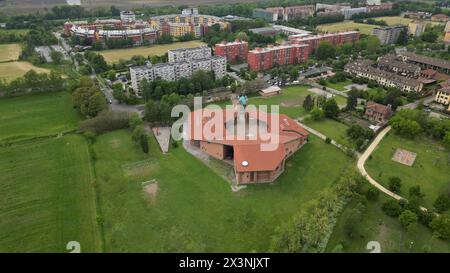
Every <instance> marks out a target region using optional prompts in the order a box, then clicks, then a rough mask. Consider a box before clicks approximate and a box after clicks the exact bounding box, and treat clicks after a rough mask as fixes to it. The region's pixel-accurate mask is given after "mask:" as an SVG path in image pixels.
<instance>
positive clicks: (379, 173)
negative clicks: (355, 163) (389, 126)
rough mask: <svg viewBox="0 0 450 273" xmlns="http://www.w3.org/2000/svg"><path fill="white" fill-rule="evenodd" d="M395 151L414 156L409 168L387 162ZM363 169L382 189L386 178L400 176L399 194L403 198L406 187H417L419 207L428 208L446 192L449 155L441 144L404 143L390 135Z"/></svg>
mask: <svg viewBox="0 0 450 273" xmlns="http://www.w3.org/2000/svg"><path fill="white" fill-rule="evenodd" d="M397 148H401V149H405V150H408V151H411V152H414V153H417V158H416V160H415V162H414V165H413V166H412V167H409V166H406V165H403V164H400V163H398V162H395V161H393V160H391V159H392V156H393V154H394V152H395V151H396V150H397ZM366 170H367V172H368V173H369V174H370V175H371V176H372V177H373V179H375V180H377V181H379V182H380V183H381V184H383V185H384V186H387V185H388V180H389V177H391V176H398V177H400V178H401V179H402V188H401V192H400V195H402V196H404V197H406V198H408V190H409V188H410V187H411V186H417V185H419V186H420V188H421V190H422V192H423V193H425V197H424V200H423V205H424V206H425V207H428V208H431V206H432V204H433V202H434V201H435V200H436V198H437V196H438V195H439V194H441V193H444V192H450V153H449V151H448V149H445V148H444V147H443V145H442V144H441V143H439V142H435V141H433V140H431V139H429V138H427V137H417V139H416V140H408V139H405V138H402V137H400V136H397V135H395V134H394V133H392V132H391V133H390V134H389V135H388V136H386V137H385V138H384V139H383V140H382V141H381V143H380V145H379V146H378V148H377V149H376V150H375V151H374V153H373V154H372V158H371V159H370V158H369V160H368V161H367V162H366Z"/></svg>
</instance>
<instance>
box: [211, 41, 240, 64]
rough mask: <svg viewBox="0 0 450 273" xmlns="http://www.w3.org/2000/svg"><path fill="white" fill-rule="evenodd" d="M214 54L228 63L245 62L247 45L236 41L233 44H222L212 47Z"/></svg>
mask: <svg viewBox="0 0 450 273" xmlns="http://www.w3.org/2000/svg"><path fill="white" fill-rule="evenodd" d="M214 52H215V54H216V55H218V56H223V57H225V58H226V59H227V62H229V63H236V62H246V61H247V54H248V43H247V42H246V41H239V40H236V41H234V42H229V43H227V42H222V43H220V44H216V45H215V46H214Z"/></svg>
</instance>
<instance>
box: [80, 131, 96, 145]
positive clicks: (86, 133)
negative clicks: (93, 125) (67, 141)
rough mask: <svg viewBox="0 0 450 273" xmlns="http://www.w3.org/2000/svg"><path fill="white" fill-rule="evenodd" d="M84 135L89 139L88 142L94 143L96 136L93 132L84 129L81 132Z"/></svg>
mask: <svg viewBox="0 0 450 273" xmlns="http://www.w3.org/2000/svg"><path fill="white" fill-rule="evenodd" d="M83 135H84V137H85V138H86V139H87V141H89V143H94V142H95V141H96V139H97V136H96V135H95V133H94V132H91V131H86V132H84V133H83Z"/></svg>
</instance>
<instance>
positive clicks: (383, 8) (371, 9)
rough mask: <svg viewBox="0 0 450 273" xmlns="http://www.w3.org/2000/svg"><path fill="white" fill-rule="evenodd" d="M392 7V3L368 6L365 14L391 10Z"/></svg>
mask: <svg viewBox="0 0 450 273" xmlns="http://www.w3.org/2000/svg"><path fill="white" fill-rule="evenodd" d="M393 5H394V4H393V3H380V4H379V5H368V6H367V12H378V11H386V10H391V9H392V6H393Z"/></svg>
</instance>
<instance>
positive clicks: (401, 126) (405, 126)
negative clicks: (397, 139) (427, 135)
mask: <svg viewBox="0 0 450 273" xmlns="http://www.w3.org/2000/svg"><path fill="white" fill-rule="evenodd" d="M389 123H390V125H391V126H392V128H393V129H394V131H395V132H396V133H397V134H399V135H401V136H404V137H408V138H414V137H415V136H417V135H418V134H419V133H420V132H421V131H422V127H421V126H420V124H419V123H418V122H417V121H415V120H411V119H408V118H404V117H402V116H400V115H398V113H397V115H395V116H394V117H393V118H391V120H390V121H389Z"/></svg>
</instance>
